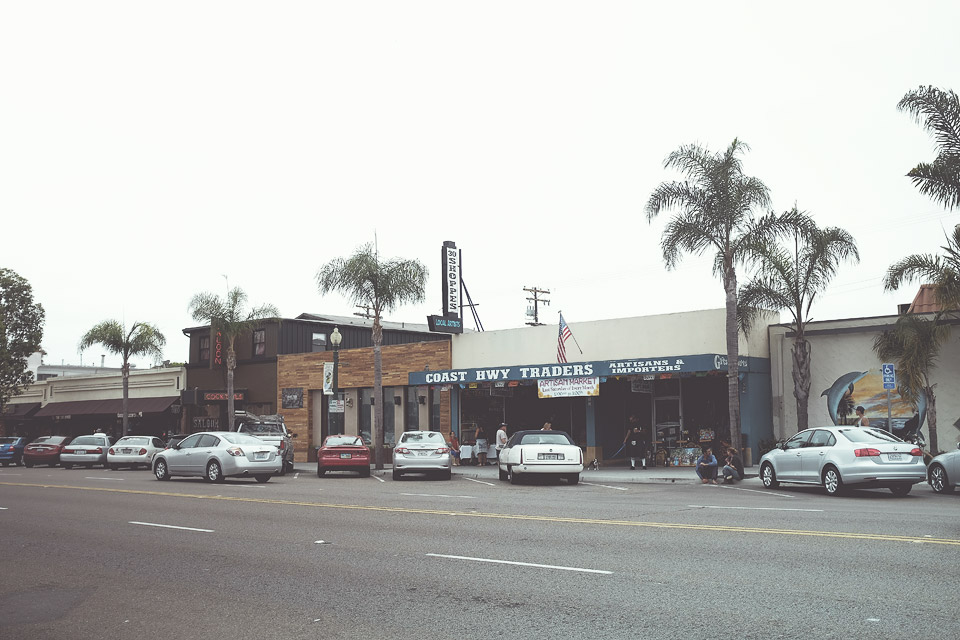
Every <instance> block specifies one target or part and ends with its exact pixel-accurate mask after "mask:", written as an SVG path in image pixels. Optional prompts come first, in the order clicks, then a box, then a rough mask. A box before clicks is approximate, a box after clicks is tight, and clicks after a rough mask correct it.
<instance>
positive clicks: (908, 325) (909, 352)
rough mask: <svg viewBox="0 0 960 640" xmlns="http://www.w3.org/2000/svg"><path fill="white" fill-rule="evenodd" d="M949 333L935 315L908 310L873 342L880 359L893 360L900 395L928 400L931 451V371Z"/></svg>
mask: <svg viewBox="0 0 960 640" xmlns="http://www.w3.org/2000/svg"><path fill="white" fill-rule="evenodd" d="M949 335H950V326H949V325H946V324H943V323H941V322H939V321H938V320H937V319H936V318H934V319H927V318H923V317H921V316H919V315H915V314H908V315H905V316H902V317H901V318H900V319H899V320H897V324H896V326H895V327H894V329H893V330H891V331H884V332H883V333H881V334H880V335H878V336H877V337H876V339H875V340H874V342H873V350H874V351H875V352H876V354H877V357H879V358H880V360H882V361H885V362H889V361H891V360H892V361H893V362H894V363H895V364H896V367H897V382H898V384H897V386H898V387H899V391H900V395H901V396H902V397H903V398H904V399H905V400H907V401H908V402H912V403H913V404H914V406H916V404H917V399H918V398H919V397H920V396H923V397H924V398H925V399H926V401H927V428H928V429H929V431H930V451H931V453H933V455H937V453H938V452H939V447H938V445H937V397H936V395H935V394H934V392H933V388H934V386H936V385H934V384H931V382H930V374H931V372H932V371H933V369H934V368H935V367H936V361H937V355H938V354H939V353H940V347H941V345H943V343H944V341H946V339H947V338H948V336H949Z"/></svg>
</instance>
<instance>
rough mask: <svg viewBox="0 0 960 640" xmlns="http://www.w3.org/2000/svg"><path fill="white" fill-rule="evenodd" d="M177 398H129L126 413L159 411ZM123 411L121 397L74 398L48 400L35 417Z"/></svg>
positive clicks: (115, 413)
mask: <svg viewBox="0 0 960 640" xmlns="http://www.w3.org/2000/svg"><path fill="white" fill-rule="evenodd" d="M178 399H179V398H177V397H176V396H174V397H166V398H129V399H128V400H127V413H160V412H161V411H166V410H167V409H169V408H170V405H172V404H173V403H174V402H176V401H177V400H178ZM120 413H123V398H112V399H110V400H74V401H72V402H50V403H47V405H46V406H45V407H43V408H42V409H40V411H37V413H36V417H38V418H42V417H45V416H79V415H94V414H103V415H117V414H120Z"/></svg>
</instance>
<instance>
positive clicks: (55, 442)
mask: <svg viewBox="0 0 960 640" xmlns="http://www.w3.org/2000/svg"><path fill="white" fill-rule="evenodd" d="M72 439H73V438H71V437H70V436H40V437H39V438H37V439H36V440H34V441H33V442H31V443H30V444H28V445H27V446H26V447H24V448H23V466H25V467H32V466H33V465H35V464H48V465H50V466H51V467H55V466H57V465H58V464H60V452H61V451H63V448H64V447H65V446H66V445H68V444H70V441H71V440H72Z"/></svg>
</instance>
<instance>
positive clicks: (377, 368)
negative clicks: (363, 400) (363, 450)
mask: <svg viewBox="0 0 960 640" xmlns="http://www.w3.org/2000/svg"><path fill="white" fill-rule="evenodd" d="M382 344H383V327H382V326H380V315H379V314H377V315H376V316H375V317H374V319H373V398H374V400H373V430H374V435H373V447H374V454H373V455H374V462H375V463H376V468H377V469H383V440H384V438H383V354H382V353H381V348H380V347H381V345H382Z"/></svg>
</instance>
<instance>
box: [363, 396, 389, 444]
mask: <svg viewBox="0 0 960 640" xmlns="http://www.w3.org/2000/svg"><path fill="white" fill-rule="evenodd" d="M394 395H395V392H394V388H393V387H384V388H383V397H384V399H385V400H386V402H384V403H383V443H384V444H385V445H388V446H391V447H392V446H393V444H394V443H395V442H396V434H395V433H394V432H395V429H394V425H395V424H396V420H395V419H394V415H395V413H396V405H394V403H393V396H394ZM371 398H373V389H369V388H367V389H361V390H360V411H358V412H357V413H359V414H360V435H362V436H363V439H364V440H367V441H369V442H373V437H372V434H373V424H374V411H375V410H376V409H375V406H374V405H373V404H371V403H370V399H371Z"/></svg>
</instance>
